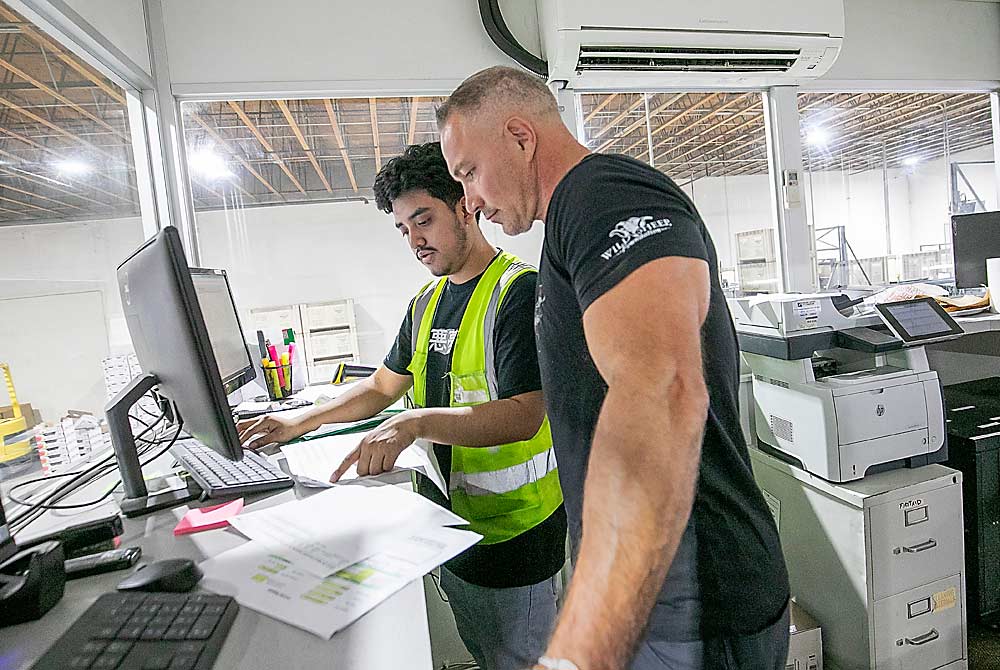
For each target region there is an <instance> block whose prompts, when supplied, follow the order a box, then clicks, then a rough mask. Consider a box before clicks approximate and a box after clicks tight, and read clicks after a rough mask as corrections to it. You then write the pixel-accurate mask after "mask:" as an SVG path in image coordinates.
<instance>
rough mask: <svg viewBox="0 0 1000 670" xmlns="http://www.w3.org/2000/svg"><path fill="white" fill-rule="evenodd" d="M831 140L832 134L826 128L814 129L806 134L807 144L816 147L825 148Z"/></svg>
mask: <svg viewBox="0 0 1000 670" xmlns="http://www.w3.org/2000/svg"><path fill="white" fill-rule="evenodd" d="M829 139H830V133H829V132H828V131H827V130H826V129H824V128H818V127H817V128H813V129H812V130H810V131H809V132H808V133H806V142H808V143H809V144H811V145H813V146H814V147H819V146H824V145H825V144H826V143H827V142H828V141H829Z"/></svg>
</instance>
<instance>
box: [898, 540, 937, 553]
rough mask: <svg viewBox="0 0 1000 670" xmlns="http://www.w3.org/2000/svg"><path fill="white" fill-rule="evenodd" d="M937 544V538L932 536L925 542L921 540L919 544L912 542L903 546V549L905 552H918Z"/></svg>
mask: <svg viewBox="0 0 1000 670" xmlns="http://www.w3.org/2000/svg"><path fill="white" fill-rule="evenodd" d="M936 546H937V540H935V539H934V538H933V537H932V538H930V539H929V540H927V541H926V542H921V543H920V544H914V545H912V546H909V547H903V551H904V552H906V553H907V554H919V553H920V552H921V551H927V550H928V549H933V548H934V547H936Z"/></svg>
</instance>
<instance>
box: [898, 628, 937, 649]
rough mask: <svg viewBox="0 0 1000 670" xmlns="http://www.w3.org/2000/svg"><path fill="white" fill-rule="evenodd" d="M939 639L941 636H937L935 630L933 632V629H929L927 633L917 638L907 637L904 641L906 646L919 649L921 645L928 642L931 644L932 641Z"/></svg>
mask: <svg viewBox="0 0 1000 670" xmlns="http://www.w3.org/2000/svg"><path fill="white" fill-rule="evenodd" d="M939 637H941V635H940V634H938V632H937V630H935V629H934V628H931V629H930V630H929V631H927V632H926V633H924V634H923V635H918V636H917V637H907V638H904V639H905V640H906V644H912V645H913V646H914V647H919V646H920V645H922V644H927V643H928V642H933V641H934V640H936V639H938V638H939Z"/></svg>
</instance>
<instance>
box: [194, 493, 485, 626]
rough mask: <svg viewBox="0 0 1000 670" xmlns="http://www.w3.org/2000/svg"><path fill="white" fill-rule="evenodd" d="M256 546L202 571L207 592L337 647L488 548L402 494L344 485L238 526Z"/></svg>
mask: <svg viewBox="0 0 1000 670" xmlns="http://www.w3.org/2000/svg"><path fill="white" fill-rule="evenodd" d="M231 523H232V525H233V526H234V527H235V528H236V529H237V530H239V531H240V532H241V533H243V534H244V535H246V536H247V537H249V538H251V540H252V541H251V542H248V543H246V544H244V545H242V546H240V547H237V548H236V549H232V550H230V551H227V552H225V553H222V554H220V555H218V556H215V557H213V558H211V559H209V560H208V561H206V562H204V563H202V565H201V568H202V571H203V572H204V574H205V579H204V581H203V582H202V585H203V586H205V587H206V588H208V589H209V590H211V591H215V592H217V593H222V594H226V595H232V596H233V597H235V598H236V600H237V601H238V602H239V603H240V604H241V605H244V606H246V607H249V608H250V609H253V610H256V611H258V612H261V613H262V614H266V615H267V616H271V617H274V618H276V619H280V620H282V621H285V622H287V623H290V624H292V625H293V626H297V627H299V628H302V629H304V630H307V631H309V632H311V633H315V634H316V635H319V636H321V637H324V638H330V637H331V636H332V635H333V634H334V633H336V632H337V631H338V630H341V629H343V628H345V627H346V626H348V625H349V624H351V623H352V622H353V621H355V620H356V619H358V618H359V617H361V616H362V615H363V614H364V613H365V612H367V611H369V610H370V609H372V608H373V607H375V606H376V605H378V604H379V603H380V602H382V601H384V600H385V599H387V598H388V597H389V596H391V595H392V594H394V593H396V592H397V591H399V590H400V589H402V588H403V587H404V586H406V584H408V583H409V582H411V581H413V580H415V579H420V578H421V577H422V576H423V575H424V574H426V573H427V572H429V571H430V570H432V569H434V568H435V567H437V566H438V565H440V564H441V563H444V562H445V561H447V560H448V559H450V558H452V557H453V556H455V555H457V554H459V553H461V552H462V551H464V550H465V549H467V548H468V547H470V546H472V545H473V544H475V543H476V542H478V541H479V540H480V539H481V536H480V535H478V534H476V533H472V532H470V531H464V530H458V529H456V528H450V527H449V526H454V525H462V524H464V523H466V522H465V520H464V519H462V518H461V517H459V516H456V515H455V514H453V513H451V512H449V511H447V510H445V509H444V508H442V507H439V506H437V505H435V504H434V503H432V502H430V501H429V500H427V499H425V498H423V497H422V496H419V495H417V494H416V493H412V492H408V491H405V490H403V489H400V488H398V487H396V486H343V487H337V488H333V489H330V490H329V491H324V492H322V493H319V494H317V495H314V496H312V497H310V498H307V499H305V500H297V501H294V502H290V503H286V504H284V505H279V506H277V507H271V508H268V509H264V510H261V511H259V512H252V513H249V514H244V515H242V516H239V517H236V518H234V519H232V520H231Z"/></svg>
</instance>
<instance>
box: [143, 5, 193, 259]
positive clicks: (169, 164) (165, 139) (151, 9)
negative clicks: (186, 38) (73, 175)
mask: <svg viewBox="0 0 1000 670" xmlns="http://www.w3.org/2000/svg"><path fill="white" fill-rule="evenodd" d="M160 3H161V0H144V2H143V4H144V6H145V14H146V32H147V36H148V38H149V60H150V64H151V65H152V69H153V82H154V88H153V90H152V91H146V92H144V93H145V95H144V96H143V103H144V105H145V107H146V112H147V117H146V118H147V127H148V128H149V133H150V155H151V158H152V160H151V163H152V165H153V183H154V187H155V189H156V193H157V195H158V196H159V197H157V207H158V210H159V212H158V213H159V215H160V222H161V225H165V224H166V223H169V224H170V225H173V226H176V227H177V229H178V230H179V231H180V233H181V239H182V240H183V241H184V247H185V249H184V250H185V251H186V252H187V257H188V263H190V264H191V265H199V264H200V263H201V250H200V249H199V247H198V228H197V225H196V223H195V215H194V205H193V201H192V199H191V182H190V181H189V180H188V173H187V158H186V155H185V150H184V127H183V121H182V119H181V110H180V103H179V102H178V101H177V99H176V98H175V97H174V95H173V91H172V90H171V88H170V67H169V65H168V62H167V36H166V32H165V30H164V27H163V8H162V6H161V4H160Z"/></svg>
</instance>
